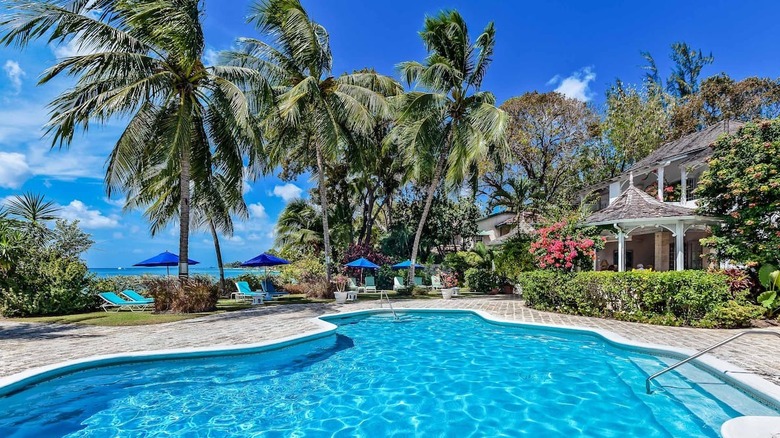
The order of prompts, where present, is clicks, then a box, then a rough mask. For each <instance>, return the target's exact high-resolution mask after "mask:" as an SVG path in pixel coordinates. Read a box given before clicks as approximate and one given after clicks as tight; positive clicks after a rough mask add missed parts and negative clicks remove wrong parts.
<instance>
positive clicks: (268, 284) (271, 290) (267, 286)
mask: <svg viewBox="0 0 780 438" xmlns="http://www.w3.org/2000/svg"><path fill="white" fill-rule="evenodd" d="M260 287H262V288H263V292H265V294H266V298H268V299H269V300H270V299H272V298H273V297H278V296H280V295H287V294H288V292H285V291H280V290H276V288H275V287H274V283H273V282H272V281H271V279H269V278H266V279H264V280H263V281H261V282H260Z"/></svg>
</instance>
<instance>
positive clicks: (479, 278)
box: [466, 268, 499, 293]
mask: <svg viewBox="0 0 780 438" xmlns="http://www.w3.org/2000/svg"><path fill="white" fill-rule="evenodd" d="M498 280H499V279H498V275H496V273H495V272H493V271H491V270H489V269H477V268H471V269H468V270H467V271H466V286H467V287H468V288H469V289H471V291H472V292H484V293H487V292H490V291H491V290H492V289H494V288H497V287H498Z"/></svg>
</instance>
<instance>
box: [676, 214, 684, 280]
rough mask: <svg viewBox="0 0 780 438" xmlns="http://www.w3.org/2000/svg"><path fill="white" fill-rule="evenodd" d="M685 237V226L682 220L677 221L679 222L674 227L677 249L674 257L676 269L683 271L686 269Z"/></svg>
mask: <svg viewBox="0 0 780 438" xmlns="http://www.w3.org/2000/svg"><path fill="white" fill-rule="evenodd" d="M684 237H685V228H684V227H683V223H682V221H677V224H675V227H674V249H675V253H676V255H675V258H674V269H675V270H676V271H682V270H683V269H685V241H684V240H683V238H684Z"/></svg>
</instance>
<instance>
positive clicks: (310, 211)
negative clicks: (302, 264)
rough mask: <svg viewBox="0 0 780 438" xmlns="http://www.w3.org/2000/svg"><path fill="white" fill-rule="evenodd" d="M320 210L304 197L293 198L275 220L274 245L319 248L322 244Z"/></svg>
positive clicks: (279, 246) (281, 247)
mask: <svg viewBox="0 0 780 438" xmlns="http://www.w3.org/2000/svg"><path fill="white" fill-rule="evenodd" d="M321 216H322V212H321V211H320V210H319V209H318V208H317V207H316V206H315V205H312V204H311V203H310V202H309V201H307V200H305V199H295V200H293V201H290V203H289V204H287V205H286V206H285V207H284V210H282V212H281V214H279V220H277V222H276V242H275V246H276V247H277V248H279V249H281V250H284V249H285V248H288V249H289V248H312V249H315V250H318V249H321V248H322V246H323V233H322V224H323V220H322V217H321Z"/></svg>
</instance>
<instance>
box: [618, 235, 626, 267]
mask: <svg viewBox="0 0 780 438" xmlns="http://www.w3.org/2000/svg"><path fill="white" fill-rule="evenodd" d="M625 271H626V234H625V233H623V230H620V231H618V272H625Z"/></svg>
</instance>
